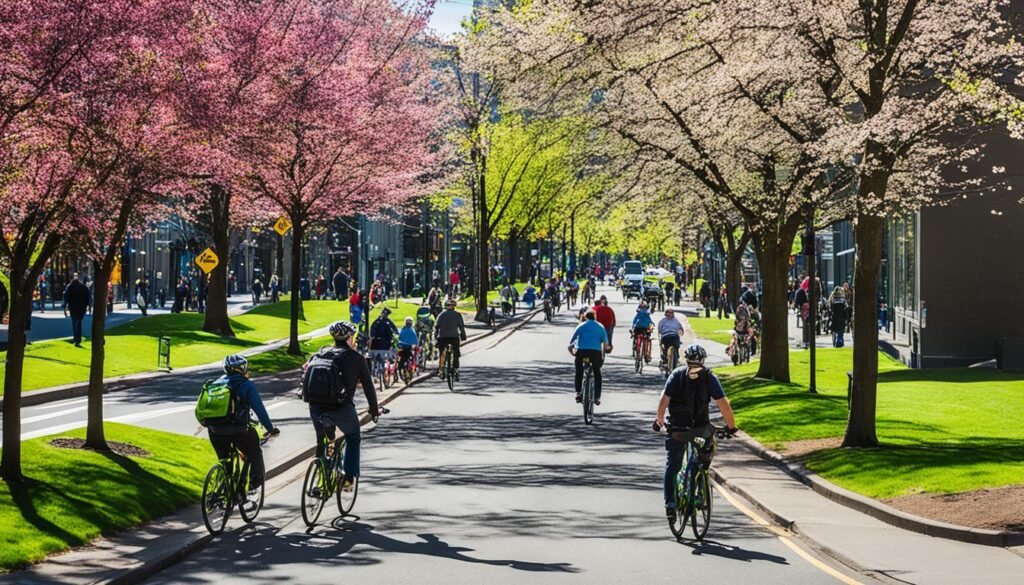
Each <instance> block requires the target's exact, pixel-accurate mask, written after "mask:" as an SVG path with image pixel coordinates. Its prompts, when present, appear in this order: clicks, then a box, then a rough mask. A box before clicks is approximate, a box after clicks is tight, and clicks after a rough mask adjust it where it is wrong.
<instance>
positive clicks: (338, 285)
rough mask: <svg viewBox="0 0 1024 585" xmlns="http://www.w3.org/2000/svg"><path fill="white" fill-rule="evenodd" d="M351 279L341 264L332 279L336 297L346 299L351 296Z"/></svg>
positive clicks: (341, 299) (340, 299)
mask: <svg viewBox="0 0 1024 585" xmlns="http://www.w3.org/2000/svg"><path fill="white" fill-rule="evenodd" d="M350 281H351V279H350V278H349V276H348V273H347V272H345V269H344V268H342V267H341V266H339V267H338V269H337V270H336V271H334V277H333V278H332V279H331V284H332V285H333V287H334V298H336V299H338V300H339V301H344V300H346V299H348V297H349V294H348V293H349V283H350Z"/></svg>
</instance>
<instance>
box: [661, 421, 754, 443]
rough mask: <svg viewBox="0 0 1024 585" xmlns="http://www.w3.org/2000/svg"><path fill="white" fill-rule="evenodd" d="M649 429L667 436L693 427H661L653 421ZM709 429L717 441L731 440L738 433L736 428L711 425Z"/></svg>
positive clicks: (690, 429)
mask: <svg viewBox="0 0 1024 585" xmlns="http://www.w3.org/2000/svg"><path fill="white" fill-rule="evenodd" d="M651 428H652V429H653V430H654V432H656V433H663V434H669V433H674V432H678V433H685V432H688V431H692V430H693V427H673V426H672V425H664V426H662V425H659V424H658V421H654V423H653V424H652V425H651ZM711 428H712V429H714V435H715V437H717V438H719V439H731V438H732V437H734V436H735V435H736V433H737V432H738V431H739V429H738V428H733V429H730V428H727V427H716V426H715V425H711Z"/></svg>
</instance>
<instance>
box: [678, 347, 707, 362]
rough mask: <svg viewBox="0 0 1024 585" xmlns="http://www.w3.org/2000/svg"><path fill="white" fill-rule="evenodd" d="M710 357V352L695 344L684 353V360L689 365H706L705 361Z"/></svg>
mask: <svg viewBox="0 0 1024 585" xmlns="http://www.w3.org/2000/svg"><path fill="white" fill-rule="evenodd" d="M707 357H708V352H706V351H704V348H703V347H701V346H699V345H697V344H693V345H690V346H688V347H687V348H686V351H684V352H683V358H684V359H685V360H686V363H688V364H701V365H703V364H704V359H705V358H707Z"/></svg>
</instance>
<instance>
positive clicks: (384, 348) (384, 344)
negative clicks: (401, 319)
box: [370, 307, 399, 362]
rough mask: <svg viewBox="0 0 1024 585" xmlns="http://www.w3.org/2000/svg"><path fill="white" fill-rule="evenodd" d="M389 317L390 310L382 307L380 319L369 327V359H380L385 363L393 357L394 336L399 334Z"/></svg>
mask: <svg viewBox="0 0 1024 585" xmlns="http://www.w3.org/2000/svg"><path fill="white" fill-rule="evenodd" d="M389 315H391V309H389V308H387V307H384V309H382V310H381V312H380V317H377V319H376V320H375V321H374V322H373V325H371V326H370V357H371V358H373V359H375V360H376V359H378V358H381V359H383V360H384V361H385V362H386V361H388V360H390V359H393V358H394V357H395V354H394V349H393V347H394V344H395V336H396V335H398V334H399V331H398V327H395V324H394V323H393V322H392V321H391V318H390V317H389Z"/></svg>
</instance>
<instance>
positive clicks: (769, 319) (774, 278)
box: [755, 237, 792, 382]
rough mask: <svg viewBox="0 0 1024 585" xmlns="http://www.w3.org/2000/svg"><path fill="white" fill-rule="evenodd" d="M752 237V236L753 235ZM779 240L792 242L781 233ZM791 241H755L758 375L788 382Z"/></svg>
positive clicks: (768, 239) (773, 239) (769, 239)
mask: <svg viewBox="0 0 1024 585" xmlns="http://www.w3.org/2000/svg"><path fill="white" fill-rule="evenodd" d="M755 239H756V238H755ZM782 241H788V242H792V238H789V239H788V240H787V239H786V238H785V237H784V238H783V239H782ZM791 248H792V244H791V243H790V244H788V245H781V244H779V242H778V240H776V239H775V238H766V241H764V242H760V243H758V244H757V262H758V265H759V266H760V268H761V283H762V287H763V290H762V291H761V306H760V310H761V344H760V345H761V347H760V351H761V361H760V365H759V366H758V369H757V377H758V378H766V379H770V380H778V381H779V382H789V380H790V378H789V312H788V310H787V303H786V293H787V288H788V287H787V284H788V269H789V253H790V251H791Z"/></svg>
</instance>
